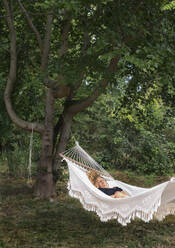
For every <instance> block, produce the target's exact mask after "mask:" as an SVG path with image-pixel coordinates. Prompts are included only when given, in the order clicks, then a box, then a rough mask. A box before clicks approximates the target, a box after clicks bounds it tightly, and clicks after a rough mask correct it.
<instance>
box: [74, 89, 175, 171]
mask: <svg viewBox="0 0 175 248" xmlns="http://www.w3.org/2000/svg"><path fill="white" fill-rule="evenodd" d="M120 91H122V92H123V88H122V87H121V88H120V90H119V89H118V90H115V89H113V91H112V92H113V93H109V92H108V94H106V95H103V96H101V97H100V99H99V100H98V101H97V102H96V104H94V105H93V106H92V107H91V108H89V109H88V110H87V111H85V112H84V113H83V114H81V116H80V115H79V116H78V117H77V118H76V120H75V122H74V125H73V129H72V136H74V137H75V138H76V139H77V140H78V141H80V144H81V145H82V146H83V147H84V148H85V149H86V150H87V151H89V153H90V154H91V155H92V156H93V157H94V158H95V159H96V160H97V161H98V162H99V163H100V164H102V165H103V166H104V167H105V168H106V169H111V168H115V169H119V168H120V169H129V170H132V171H137V172H139V173H146V174H152V173H155V174H157V175H164V174H171V173H173V171H174V168H175V160H174V157H175V146H174V141H175V136H171V134H172V133H174V125H175V122H174V117H173V116H169V115H167V114H166V112H167V110H168V106H166V105H164V104H163V102H162V101H161V100H159V101H158V100H157V99H156V98H153V100H151V101H148V102H147V103H146V102H145V101H144V103H142V102H141V101H139V102H138V103H137V102H134V103H133V105H132V106H130V108H126V107H121V106H120V103H121V98H122V96H121V94H120ZM151 99H152V98H151ZM153 110H154V111H153ZM80 126H81V129H80V128H79V127H80ZM72 143H73V140H72V141H71V145H72Z"/></svg>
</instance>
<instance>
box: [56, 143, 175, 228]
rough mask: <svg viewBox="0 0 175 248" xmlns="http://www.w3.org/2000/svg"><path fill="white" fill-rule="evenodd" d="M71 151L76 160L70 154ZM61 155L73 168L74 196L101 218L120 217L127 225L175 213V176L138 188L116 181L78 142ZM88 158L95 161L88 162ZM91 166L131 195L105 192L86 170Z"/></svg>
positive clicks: (71, 190)
mask: <svg viewBox="0 0 175 248" xmlns="http://www.w3.org/2000/svg"><path fill="white" fill-rule="evenodd" d="M73 151H74V152H73ZM70 154H72V155H73V156H72V157H74V159H73V158H69V157H68V156H70ZM60 155H61V156H62V157H63V160H65V161H66V162H67V164H68V168H69V183H68V190H69V194H70V196H72V197H75V198H78V199H79V200H80V202H81V203H82V205H83V207H84V208H85V209H86V210H89V211H95V212H96V213H97V215H98V216H99V217H100V220H101V221H108V220H111V219H117V221H118V222H119V223H121V224H122V225H127V224H128V223H130V222H131V220H133V219H135V218H140V219H142V220H143V221H145V222H149V221H150V220H152V219H153V218H156V219H158V220H163V219H164V218H165V216H167V215H169V214H175V180H174V178H172V179H171V180H170V181H167V182H164V183H161V184H159V185H157V186H155V187H152V188H141V187H136V186H132V185H129V184H126V183H123V182H121V181H118V180H114V179H113V178H112V177H111V176H110V175H109V174H108V173H107V172H106V171H105V170H104V169H102V167H101V166H100V165H99V164H97V163H96V162H95V161H94V160H93V159H92V158H91V157H90V156H89V155H88V154H87V153H86V152H85V151H84V150H83V149H82V148H81V147H80V146H79V145H78V144H76V146H75V147H74V148H73V149H71V150H69V151H67V152H65V153H64V154H60ZM81 156H82V157H81ZM78 157H79V161H76V160H75V158H76V159H77V158H78ZM80 157H81V158H80ZM87 158H88V159H87ZM86 159H87V160H88V161H90V160H91V161H90V162H88V165H87V163H86ZM89 159H90V160H89ZM80 161H81V162H80ZM94 163H95V164H94ZM91 168H92V169H95V170H98V171H99V172H100V173H101V174H102V175H104V177H105V179H106V180H107V182H108V184H109V187H114V186H118V187H120V188H122V189H123V190H124V191H126V192H128V193H129V195H130V196H129V197H127V198H112V197H110V196H108V195H106V194H104V193H103V192H102V191H100V190H99V189H98V188H96V187H95V186H94V185H93V184H92V183H91V182H90V181H89V179H88V176H87V174H86V171H87V169H91Z"/></svg>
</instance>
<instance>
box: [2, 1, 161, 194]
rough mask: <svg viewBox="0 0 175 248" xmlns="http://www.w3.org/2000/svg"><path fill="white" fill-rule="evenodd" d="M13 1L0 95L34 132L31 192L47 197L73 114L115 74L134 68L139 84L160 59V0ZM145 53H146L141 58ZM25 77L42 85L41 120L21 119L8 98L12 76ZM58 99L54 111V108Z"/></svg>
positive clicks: (7, 4)
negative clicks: (36, 154) (36, 155)
mask: <svg viewBox="0 0 175 248" xmlns="http://www.w3.org/2000/svg"><path fill="white" fill-rule="evenodd" d="M12 3H13V1H8V0H3V5H4V15H5V16H6V20H7V24H8V29H9V33H10V49H9V51H10V69H9V75H8V80H7V84H6V89H5V93H4V101H5V104H6V109H7V112H8V114H9V116H10V118H11V120H12V121H13V122H14V123H15V124H16V125H18V126H20V127H21V128H23V129H25V130H29V131H31V130H32V129H33V130H34V131H35V132H38V133H39V134H40V135H41V139H42V148H41V158H40V165H39V168H38V177H37V180H36V184H35V194H36V195H37V196H38V197H41V198H42V197H46V198H49V197H52V195H53V194H55V183H56V181H57V171H58V169H59V166H60V158H59V156H58V154H59V153H60V152H63V151H64V150H65V148H66V145H67V142H68V139H69V134H70V127H71V124H72V120H73V118H74V117H75V115H77V114H78V113H80V112H81V111H83V110H84V109H86V108H87V107H88V106H90V105H91V104H93V103H94V101H95V100H96V99H97V98H98V97H99V96H100V95H101V93H102V92H103V91H104V89H105V88H106V87H107V85H109V84H115V85H117V84H118V79H119V78H121V77H123V78H124V80H125V82H128V80H129V79H130V78H132V81H136V80H137V81H138V77H137V76H138V75H139V77H140V78H139V83H140V84H141V85H144V83H145V81H144V80H145V78H146V76H147V75H148V77H150V75H151V76H152V75H153V74H154V73H155V75H157V71H158V67H159V63H160V64H161V62H162V61H161V60H158V61H156V65H155V59H156V58H157V57H156V56H155V46H154V45H155V43H156V42H159V38H160V37H161V35H162V33H161V32H163V30H164V27H163V24H162V22H163V21H162V20H163V19H164V16H163V13H162V12H161V11H160V7H161V4H162V1H151V0H149V1H136V0H135V1H134V0H132V1H129V2H128V1H127V2H126V1H120V0H118V1H114V0H103V1H92V0H91V1H90V0H89V1H86V2H85V1H83V0H76V1H68V0H64V1H61V2H58V1H56V0H52V1H47V0H45V1H37V3H36V2H35V1H23V3H22V1H21V0H18V1H17V2H15V3H14V5H13V4H12ZM20 10H21V12H19V11H20ZM33 10H35V13H36V15H34V16H32V14H31V12H33ZM40 13H42V15H40ZM31 16H32V17H31ZM38 16H40V17H39V18H38ZM23 17H25V19H26V22H27V23H28V26H29V27H30V29H29V28H28V26H26V22H25V21H24V18H23ZM21 30H22V32H23V37H22V36H21ZM160 31H161V32H160ZM160 33H161V34H160ZM34 36H35V39H34ZM36 41H37V42H36ZM152 45H153V46H154V49H153V48H152ZM31 48H32V49H31ZM22 54H25V55H26V56H25V57H24V56H23V57H22ZM146 55H149V56H150V57H149V58H147V59H145V57H146ZM148 62H149V63H148ZM24 73H25V74H26V75H28V77H25V75H24ZM31 74H32V75H33V74H34V75H35V76H31ZM21 77H24V79H25V80H24V79H22V78H21ZM34 77H38V80H36V79H34ZM29 79H32V80H33V81H34V82H35V84H36V82H37V83H38V85H37V87H38V89H39V88H40V89H42V90H41V91H42V92H44V91H45V111H44V120H42V118H41V119H40V118H38V119H39V121H40V122H33V121H31V122H29V121H28V120H24V119H25V118H22V117H20V114H19V113H18V114H17V110H16V111H15V108H14V104H13V102H12V93H13V92H14V86H15V82H18V81H22V83H23V84H25V85H27V80H29ZM41 82H43V84H42V85H41ZM143 82H144V83H143ZM151 82H152V81H151ZM137 86H138V85H135V89H137ZM26 87H27V86H26ZM35 87H36V86H35ZM42 94H43V93H42ZM31 101H32V97H31ZM57 106H61V110H57V109H55V108H56V107H57ZM26 112H27V111H26ZM26 115H27V114H26ZM41 122H42V123H41Z"/></svg>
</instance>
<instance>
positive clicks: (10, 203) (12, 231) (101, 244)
mask: <svg viewBox="0 0 175 248" xmlns="http://www.w3.org/2000/svg"><path fill="white" fill-rule="evenodd" d="M0 192H1V200H0V201H1V205H0V248H35V247H36V248H40V247H42V248H57V247H59V248H82V247H85V248H114V247H115V248H127V247H128V248H151V247H154V248H163V247H168V248H169V247H171V248H172V247H175V218H174V217H173V216H169V217H168V218H166V220H165V221H163V222H157V221H152V222H150V223H144V222H142V221H133V222H132V223H130V224H129V225H128V226H127V227H123V226H121V225H120V224H118V223H117V222H116V221H109V222H107V223H103V222H100V220H99V218H98V217H97V216H96V214H95V213H93V212H88V211H85V210H84V209H83V208H82V207H81V204H80V203H79V202H78V201H77V200H75V199H72V198H70V197H69V196H68V195H67V190H66V185H65V183H60V184H59V185H58V192H59V201H56V202H53V203H50V202H48V201H38V200H35V199H34V198H33V196H32V190H31V188H28V187H27V186H26V183H25V181H24V180H16V179H13V180H12V179H2V180H1V182H0Z"/></svg>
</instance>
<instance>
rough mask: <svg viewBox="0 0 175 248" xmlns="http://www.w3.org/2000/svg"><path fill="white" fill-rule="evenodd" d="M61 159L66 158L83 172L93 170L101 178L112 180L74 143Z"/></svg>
mask: <svg viewBox="0 0 175 248" xmlns="http://www.w3.org/2000/svg"><path fill="white" fill-rule="evenodd" d="M60 155H61V156H62V157H66V158H68V159H69V160H70V159H71V160H72V161H73V162H75V163H76V164H78V165H79V166H81V167H82V168H83V169H85V170H95V171H97V172H98V173H99V174H101V175H102V176H103V177H107V178H108V179H110V178H111V179H112V176H111V175H110V174H109V173H108V172H107V171H106V170H105V169H104V168H103V167H102V166H101V165H100V164H99V163H97V162H96V161H95V160H94V159H93V158H92V157H91V156H90V155H89V154H88V153H87V152H86V151H85V150H84V149H83V148H82V147H81V146H80V145H79V143H78V142H77V141H76V142H75V146H74V147H73V148H71V149H68V150H66V151H65V152H63V153H62V154H60Z"/></svg>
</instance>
